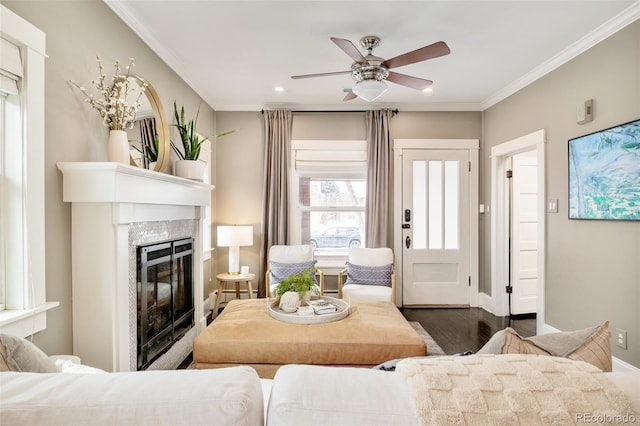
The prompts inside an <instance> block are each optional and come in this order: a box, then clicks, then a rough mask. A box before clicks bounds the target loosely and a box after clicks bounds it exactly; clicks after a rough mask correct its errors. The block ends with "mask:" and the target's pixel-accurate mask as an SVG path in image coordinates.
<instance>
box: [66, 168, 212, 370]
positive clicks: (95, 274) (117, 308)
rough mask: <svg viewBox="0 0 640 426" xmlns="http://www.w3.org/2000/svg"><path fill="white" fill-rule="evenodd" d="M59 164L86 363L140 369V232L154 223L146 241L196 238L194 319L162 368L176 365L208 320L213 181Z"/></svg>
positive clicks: (76, 342)
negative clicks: (208, 216) (136, 292)
mask: <svg viewBox="0 0 640 426" xmlns="http://www.w3.org/2000/svg"><path fill="white" fill-rule="evenodd" d="M58 169H60V170H61V171H62V173H63V200H64V201H65V202H70V203H71V232H72V237H71V244H72V248H71V250H72V289H73V293H72V299H73V352H74V354H75V355H78V356H79V357H80V358H81V359H82V361H83V363H85V364H87V365H91V366H94V367H97V368H101V369H104V370H107V371H132V370H135V369H136V363H135V361H136V352H135V351H136V344H135V342H136V335H135V334H134V333H135V332H136V326H135V325H134V324H131V322H132V320H134V319H135V318H136V316H137V313H136V312H135V311H134V312H132V311H133V310H135V309H136V304H135V302H134V301H133V300H132V297H133V296H132V294H133V293H132V291H131V289H132V288H134V289H135V288H136V282H135V281H136V280H135V278H132V273H131V272H132V270H134V269H135V268H136V265H135V262H136V259H135V256H134V257H133V259H132V256H131V253H132V252H135V250H132V249H133V247H131V245H132V244H135V243H137V242H140V241H139V240H140V237H139V235H140V233H141V232H142V233H144V232H146V230H148V233H149V234H148V235H147V236H145V238H144V242H145V243H147V242H153V241H156V240H157V241H162V240H166V239H174V238H175V237H178V238H182V237H193V238H194V250H193V251H194V253H193V257H194V270H193V277H194V281H195V282H194V288H193V294H194V308H195V313H194V315H195V318H194V323H195V326H194V329H192V330H191V331H190V332H189V333H187V335H186V336H185V337H184V338H183V339H182V340H181V341H180V342H179V343H178V344H176V345H174V347H172V349H171V350H169V352H167V354H165V355H163V356H162V357H161V358H160V359H159V360H158V363H157V364H158V366H157V367H156V368H175V366H176V363H179V362H180V361H182V359H184V354H185V351H186V354H188V353H189V352H190V350H191V343H192V341H193V338H194V337H195V335H196V334H197V333H199V332H200V331H201V330H202V329H204V327H205V326H206V318H205V313H204V302H203V299H204V295H203V293H204V289H203V267H202V266H203V265H202V262H203V256H202V253H203V250H202V241H203V239H202V235H203V229H204V219H205V207H206V206H207V205H209V203H210V200H211V191H212V190H213V186H212V185H209V184H206V183H201V182H196V181H192V180H188V179H183V178H179V177H176V176H171V175H167V174H163V173H158V172H154V171H150V170H146V169H141V168H137V167H132V166H127V165H123V164H119V163H101V162H91V163H85V162H82V163H79V162H60V163H58ZM189 223H192V224H193V226H190V225H189ZM185 224H186V226H185ZM134 233H135V235H134ZM185 233H193V235H186V234H185ZM133 276H135V274H133ZM132 281H133V282H132ZM174 348H175V349H174ZM172 351H173V352H174V353H173V354H172ZM176 357H177V358H176ZM151 368H153V366H152V367H151Z"/></svg>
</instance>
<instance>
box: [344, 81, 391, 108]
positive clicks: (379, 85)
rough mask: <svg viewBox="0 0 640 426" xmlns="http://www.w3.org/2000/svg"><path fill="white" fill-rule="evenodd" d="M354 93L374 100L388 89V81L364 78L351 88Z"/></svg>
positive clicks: (370, 100) (368, 100)
mask: <svg viewBox="0 0 640 426" xmlns="http://www.w3.org/2000/svg"><path fill="white" fill-rule="evenodd" d="M351 90H352V91H353V93H355V94H356V95H358V97H359V98H362V99H364V100H365V101H367V102H372V101H375V100H376V99H378V98H379V97H380V96H382V94H383V93H384V92H386V91H387V83H385V82H384V81H379V80H373V79H372V80H362V81H359V82H357V83H356V85H355V86H353V89H351Z"/></svg>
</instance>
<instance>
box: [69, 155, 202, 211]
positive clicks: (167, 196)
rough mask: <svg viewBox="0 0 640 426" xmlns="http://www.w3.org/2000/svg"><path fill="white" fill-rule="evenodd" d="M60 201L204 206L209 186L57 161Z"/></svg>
mask: <svg viewBox="0 0 640 426" xmlns="http://www.w3.org/2000/svg"><path fill="white" fill-rule="evenodd" d="M58 169H60V171H62V173H63V174H64V186H63V201H67V202H89V203H100V202H102V203H134V204H166V205H189V206H207V205H209V202H210V197H211V191H212V190H213V186H212V185H209V184H207V183H202V182H196V181H193V180H189V179H183V178H180V177H177V176H172V175H168V174H164V173H158V172H154V171H151V170H147V169H142V168H139V167H133V166H127V165H124V164H120V163H97V162H92V163H75V162H60V163H58Z"/></svg>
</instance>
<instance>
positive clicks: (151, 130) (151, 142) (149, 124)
mask: <svg viewBox="0 0 640 426" xmlns="http://www.w3.org/2000/svg"><path fill="white" fill-rule="evenodd" d="M138 122H139V123H140V140H141V142H142V152H143V155H142V164H143V165H144V168H145V169H148V168H149V162H150V161H151V160H150V159H149V156H148V154H147V153H148V152H149V151H150V150H151V151H152V152H156V153H157V152H158V150H157V149H156V147H155V143H156V142H155V139H156V134H157V132H156V119H155V118H143V119H142V120H138Z"/></svg>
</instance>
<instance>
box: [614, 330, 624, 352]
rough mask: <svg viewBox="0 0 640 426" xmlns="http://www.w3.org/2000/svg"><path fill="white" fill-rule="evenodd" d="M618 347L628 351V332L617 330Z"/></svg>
mask: <svg viewBox="0 0 640 426" xmlns="http://www.w3.org/2000/svg"><path fill="white" fill-rule="evenodd" d="M614 337H615V339H616V346H618V347H619V348H622V349H627V332H626V330H621V329H619V328H616V329H615V335H614Z"/></svg>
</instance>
